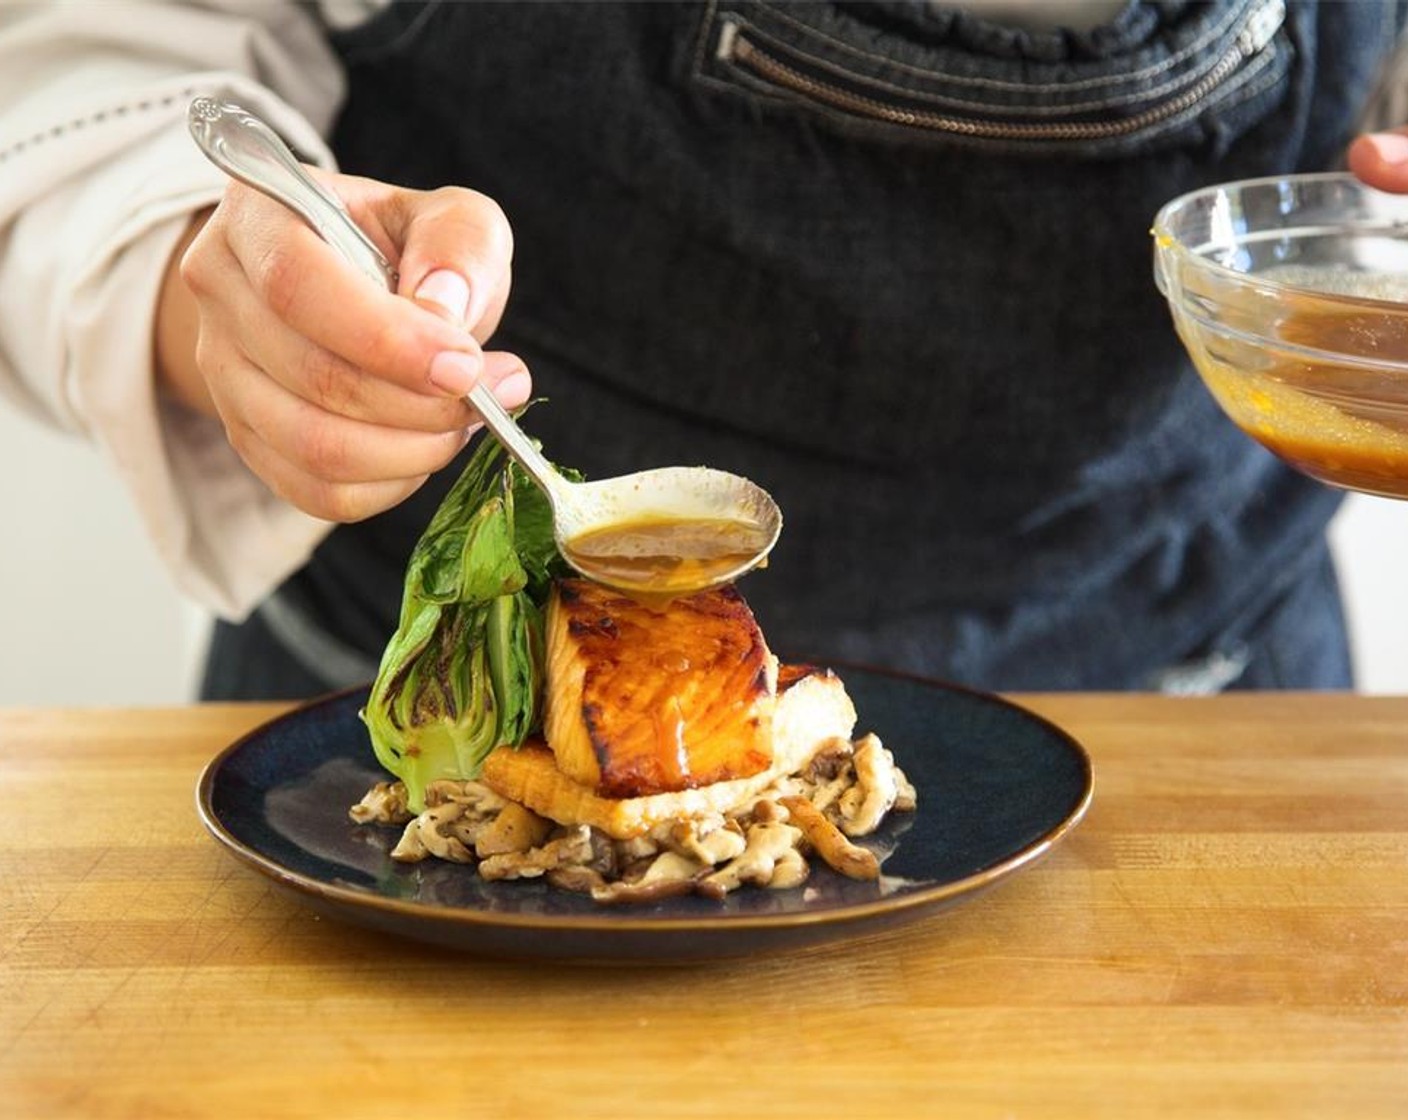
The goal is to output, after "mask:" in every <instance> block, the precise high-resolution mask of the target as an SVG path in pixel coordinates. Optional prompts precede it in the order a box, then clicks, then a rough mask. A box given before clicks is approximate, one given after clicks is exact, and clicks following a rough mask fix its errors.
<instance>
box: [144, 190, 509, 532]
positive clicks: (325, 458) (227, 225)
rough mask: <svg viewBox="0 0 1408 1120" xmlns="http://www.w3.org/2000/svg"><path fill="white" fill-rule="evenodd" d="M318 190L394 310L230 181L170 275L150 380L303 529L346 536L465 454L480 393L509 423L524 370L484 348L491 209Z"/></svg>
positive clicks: (276, 207)
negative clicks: (230, 450)
mask: <svg viewBox="0 0 1408 1120" xmlns="http://www.w3.org/2000/svg"><path fill="white" fill-rule="evenodd" d="M315 174H318V175H319V178H321V179H322V181H323V182H324V183H326V184H327V185H328V186H330V187H331V188H332V189H333V190H334V191H336V192H337V194H338V195H339V196H340V197H341V198H342V199H343V201H344V202H345V203H346V205H347V208H348V210H349V211H350V212H351V214H352V216H353V219H354V220H355V221H356V222H357V223H358V225H360V226H361V227H362V229H363V230H364V231H366V233H367V234H368V235H369V236H370V237H371V239H372V240H373V241H374V242H376V243H377V245H378V247H379V248H380V249H381V250H382V252H383V253H385V254H386V256H387V258H388V259H389V260H391V261H392V262H393V263H394V264H395V266H396V267H397V269H398V271H399V273H400V284H399V290H398V292H397V294H395V295H393V294H391V293H389V292H387V291H385V290H384V289H382V288H381V287H380V286H379V285H377V284H375V283H373V282H371V281H369V280H368V279H367V277H365V276H363V275H362V274H361V273H360V272H358V271H357V270H355V269H354V268H352V267H351V266H350V265H349V264H347V263H346V262H345V261H344V260H343V259H342V257H341V256H340V255H339V254H338V253H337V252H336V251H335V250H333V249H332V248H331V247H330V246H328V245H327V244H325V243H324V242H323V241H322V240H321V239H320V238H319V237H318V236H317V235H316V234H315V233H313V232H312V230H310V229H309V228H308V227H307V226H306V225H304V224H303V222H302V221H301V220H300V219H298V218H297V217H295V216H294V215H293V214H292V213H290V212H289V211H288V210H287V209H285V208H284V207H283V206H281V205H280V204H278V203H276V202H273V201H272V200H270V199H268V198H266V197H265V196H264V195H262V194H260V193H258V192H257V191H254V190H252V189H250V188H248V187H245V186H243V185H242V184H239V183H235V182H232V183H231V184H230V185H229V187H228V188H227V190H226V191H225V195H224V197H223V199H222V200H221V202H220V204H219V205H218V206H217V207H216V208H215V209H214V210H213V211H211V212H209V214H208V215H201V216H199V217H198V218H197V219H196V220H194V221H193V222H192V224H191V228H190V229H189V230H188V231H187V238H186V240H185V242H183V246H182V248H181V249H178V251H177V254H176V256H175V257H174V258H173V264H172V267H171V268H169V269H168V274H167V277H166V280H165V282H164V284H163V287H162V294H161V299H160V302H159V305H158V311H157V320H156V365H157V375H158V378H159V379H160V383H161V386H162V388H163V390H164V391H165V392H166V393H168V394H169V395H171V396H174V397H175V398H176V399H178V400H180V401H182V402H184V403H185V404H187V405H189V406H191V407H193V408H196V409H198V410H200V411H203V412H205V413H207V414H210V415H216V416H218V417H219V418H220V420H221V422H222V423H223V424H224V427H225V431H226V434H227V436H228V438H229V440H230V443H231V445H232V446H233V447H234V448H235V450H236V451H237V452H238V453H239V455H240V456H241V458H242V459H243V460H244V461H245V462H246V463H247V464H248V465H249V467H250V469H251V470H253V471H254V473H255V474H257V475H258V476H259V477H260V478H261V479H262V480H263V481H264V482H265V483H266V484H267V485H268V486H269V488H270V489H271V490H272V491H273V492H274V493H276V494H278V495H279V496H280V497H282V498H284V499H285V500H287V501H289V502H291V503H292V504H293V505H295V506H297V507H298V508H300V509H302V510H303V511H305V512H306V513H309V514H312V515H313V516H315V517H320V518H324V519H327V520H330V521H358V520H361V519H363V518H366V517H370V516H372V515H373V514H376V513H380V512H381V511H383V510H386V509H389V508H390V507H392V506H394V505H396V504H397V503H398V502H400V501H402V500H404V499H405V498H406V497H408V496H409V495H410V494H411V493H413V492H414V491H415V490H416V489H417V488H418V487H419V486H420V485H421V484H422V483H423V482H424V481H425V479H426V478H427V477H428V476H429V475H430V474H431V473H432V472H434V471H436V470H438V469H439V468H441V467H443V466H444V465H445V464H447V463H448V462H449V461H450V460H451V459H452V458H453V457H454V456H455V455H456V454H457V453H458V452H459V451H460V449H461V448H463V447H464V445H465V443H466V442H467V441H468V439H469V436H470V434H471V432H472V431H473V426H474V425H476V423H477V421H478V417H477V415H476V414H475V413H474V410H473V409H472V408H471V407H470V406H469V404H468V403H467V402H466V401H465V400H464V399H463V398H464V394H465V393H466V392H467V391H468V390H469V388H470V386H471V385H473V384H474V382H475V381H476V380H478V379H483V380H485V381H486V382H487V383H488V384H489V385H491V387H492V388H493V390H494V394H495V396H497V397H498V399H499V401H500V402H501V403H502V404H503V405H504V407H506V408H516V407H517V406H519V405H521V404H522V403H523V402H524V401H525V400H527V399H528V396H529V394H530V392H531V382H530V379H529V376H528V371H527V369H526V368H525V367H524V365H523V363H522V362H521V361H520V360H519V359H518V358H516V357H514V356H513V355H511V354H505V353H486V352H485V351H484V350H483V349H482V346H481V344H482V343H483V342H485V341H487V340H488V338H489V336H490V335H491V334H492V333H493V331H494V328H495V327H496V326H497V325H498V321H499V317H500V316H501V315H502V313H503V308H504V303H505V301H506V300H507V298H508V292H509V284H510V259H511V256H512V248H513V246H512V234H511V231H510V229H509V225H508V221H507V220H506V219H505V217H504V215H503V212H502V211H501V210H500V209H499V207H498V206H497V205H496V204H495V203H494V202H493V201H492V200H491V199H488V198H486V197H485V196H483V195H480V194H476V193H474V192H472V191H468V190H461V189H459V188H451V187H447V188H443V189H441V190H437V191H430V192H423V191H411V190H405V189H402V188H399V187H393V186H389V185H387V184H384V183H379V182H375V181H373V180H369V179H359V178H354V177H351V176H346V175H334V174H331V173H325V172H323V173H319V172H315ZM178 262H179V268H178ZM407 297H408V298H407Z"/></svg>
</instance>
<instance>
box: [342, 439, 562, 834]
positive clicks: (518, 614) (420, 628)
mask: <svg viewBox="0 0 1408 1120" xmlns="http://www.w3.org/2000/svg"><path fill="white" fill-rule="evenodd" d="M563 473H564V474H565V475H566V476H567V477H569V478H576V477H577V475H576V474H575V473H574V472H572V471H564V472H563ZM566 570H567V569H566V566H565V565H564V563H563V561H562V558H561V556H559V555H558V551H557V546H556V544H555V543H554V542H553V536H552V510H551V508H550V507H549V505H548V501H547V498H546V497H545V496H544V495H543V493H542V491H541V490H539V489H538V488H537V486H535V485H534V484H533V482H532V481H531V480H530V479H529V478H528V476H527V475H526V474H524V473H523V471H522V470H521V469H519V467H518V466H517V464H515V463H513V462H512V461H511V460H508V459H506V458H505V455H504V452H503V449H502V448H501V447H500V446H499V444H498V442H497V441H496V440H494V439H493V438H492V437H490V436H487V435H485V436H482V437H481V438H480V443H479V446H478V448H476V450H475V452H474V454H473V455H472V456H471V457H470V460H469V462H468V463H467V464H466V465H465V468H464V473H463V474H461V475H460V477H459V480H458V481H457V482H456V483H455V484H454V486H453V487H452V488H451V489H450V492H449V493H448V494H447V495H446V496H445V500H444V501H443V502H442V503H441V505H440V508H439V509H438V510H437V511H436V513H435V516H434V517H433V518H431V521H430V525H429V526H428V527H427V528H426V530H425V533H424V534H423V535H422V536H421V538H420V541H419V542H418V543H417V544H416V547H415V550H414V551H413V552H412V553H411V558H410V562H409V563H408V564H407V567H406V585H405V591H404V594H403V597H402V600H401V619H400V622H399V624H398V625H397V627H396V633H395V634H394V635H393V636H392V638H391V640H390V642H389V643H388V644H387V646H386V650H385V652H384V653H383V654H382V657H381V667H380V669H379V670H378V672H377V677H376V681H375V683H374V684H373V685H372V691H371V697H370V698H369V699H368V701H367V706H366V708H365V709H364V710H363V712H362V719H363V721H364V722H365V723H366V725H367V728H368V730H369V731H370V732H371V739H372V746H373V748H374V749H375V751H376V756H377V758H378V759H379V760H380V762H381V764H382V765H383V766H385V767H386V769H388V770H390V771H391V772H392V773H393V774H395V775H396V776H397V777H398V778H400V779H401V781H402V782H404V783H405V786H406V794H407V800H408V802H409V804H410V807H411V810H412V811H413V812H420V811H421V810H423V809H424V808H425V788H426V786H427V785H429V784H430V783H431V782H433V781H436V780H437V779H440V778H453V779H467V778H473V777H474V776H476V775H477V774H478V773H479V767H480V764H481V763H482V762H483V761H484V758H485V756H486V755H488V753H489V752H490V751H491V750H493V749H494V748H495V747H497V746H499V745H500V744H501V743H509V744H512V745H513V746H515V747H516V746H519V745H521V744H522V742H523V740H524V739H525V738H527V736H528V735H529V734H531V733H532V732H533V731H534V730H535V729H536V728H537V727H538V725H539V723H540V720H541V709H542V695H543V675H544V668H543V609H544V607H545V606H546V604H547V598H548V592H549V591H550V590H551V587H552V580H553V577H554V576H556V575H559V574H562V573H563V572H565V571H566Z"/></svg>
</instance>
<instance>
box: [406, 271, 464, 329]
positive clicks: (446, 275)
mask: <svg viewBox="0 0 1408 1120" xmlns="http://www.w3.org/2000/svg"><path fill="white" fill-rule="evenodd" d="M416 299H417V300H424V301H426V302H428V303H433V304H435V306H436V307H439V308H441V309H442V310H443V311H444V312H445V314H446V315H448V316H449V317H450V318H451V319H453V320H454V321H455V322H456V323H463V322H464V317H465V313H466V312H467V311H468V310H469V281H467V280H466V279H465V278H464V277H463V276H461V275H460V274H459V273H458V272H454V271H452V270H450V269H448V268H437V269H436V270H435V271H434V272H432V273H431V274H430V275H429V276H427V277H426V278H425V279H424V280H422V281H421V282H420V287H419V288H417V289H416Z"/></svg>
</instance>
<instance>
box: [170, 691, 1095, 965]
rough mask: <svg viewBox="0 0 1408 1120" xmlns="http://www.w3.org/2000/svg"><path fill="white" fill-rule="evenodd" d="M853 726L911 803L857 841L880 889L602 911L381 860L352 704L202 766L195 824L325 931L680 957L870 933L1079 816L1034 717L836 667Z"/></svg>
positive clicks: (1036, 848) (507, 951)
mask: <svg viewBox="0 0 1408 1120" xmlns="http://www.w3.org/2000/svg"><path fill="white" fill-rule="evenodd" d="M841 675H842V677H843V678H844V680H845V682H846V688H847V690H848V691H849V692H850V694H851V697H852V699H853V700H854V701H855V705H856V710H857V711H858V712H859V713H860V721H859V723H858V725H857V734H860V733H862V732H865V731H874V732H876V733H877V734H878V735H879V736H880V737H881V739H882V740H883V741H884V743H885V745H886V746H887V747H888V748H889V749H890V750H891V751H892V752H893V753H894V755H895V758H896V760H897V761H898V762H899V764H900V766H901V767H902V768H903V769H904V771H905V773H906V774H907V775H908V776H909V779H910V781H911V782H913V783H914V786H915V788H916V789H917V790H918V793H919V808H918V810H917V811H916V812H913V813H893V814H891V816H890V818H889V820H888V821H887V823H886V825H885V826H884V827H882V829H881V830H880V831H879V832H878V833H876V834H875V835H874V836H871V837H868V838H867V840H866V841H865V842H866V844H867V845H868V846H870V847H871V848H873V849H874V850H875V851H876V852H877V854H879V855H881V856H882V857H883V858H884V862H883V864H882V877H881V879H880V880H879V881H872V882H860V881H856V880H852V879H846V878H843V877H842V876H840V875H837V874H835V873H833V872H832V871H830V869H828V868H826V867H825V866H822V865H820V864H819V862H818V861H816V860H813V871H812V875H811V878H810V879H808V881H807V883H806V884H805V885H804V886H802V887H800V888H798V889H796V890H790V891H770V890H760V889H756V888H745V889H743V890H739V891H736V892H734V893H733V894H731V895H729V897H728V898H727V899H726V900H724V901H722V902H714V901H710V900H708V899H704V898H696V897H692V896H690V897H683V898H674V899H667V900H664V901H661V902H658V903H655V904H652V905H650V906H645V907H629V908H604V907H602V906H599V905H598V904H596V903H593V902H592V901H591V900H590V899H589V898H587V897H585V896H583V895H578V894H571V893H568V892H565V891H559V890H557V889H554V888H552V887H549V886H547V885H546V884H544V883H542V882H532V881H520V882H501V883H489V882H485V881H484V880H482V879H480V878H479V877H478V875H477V874H476V872H475V871H474V869H473V868H471V867H465V866H461V865H457V864H448V863H441V862H439V861H433V860H427V861H426V862H424V863H419V864H409V865H408V864H399V863H395V862H393V861H392V860H391V858H390V857H389V855H388V852H389V851H390V850H391V848H392V847H393V846H394V844H395V842H396V839H397V837H398V836H399V834H400V829H398V828H391V827H385V826H376V825H370V826H369V825H357V824H354V823H353V822H352V821H351V820H350V819H349V818H348V816H347V810H348V808H349V807H350V806H352V805H353V804H355V803H356V802H357V801H358V800H360V799H361V797H362V794H363V793H365V792H366V791H367V790H368V789H369V788H370V787H371V785H372V784H373V783H374V782H376V781H379V780H381V779H383V778H385V777H386V774H385V773H384V772H383V771H382V770H381V768H380V766H379V765H378V763H377V761H376V759H375V757H374V756H373V754H372V749H371V744H370V742H369V740H368V738H367V732H366V729H365V728H364V727H363V725H362V723H361V720H360V719H359V718H358V715H357V713H358V711H359V709H360V708H361V706H362V704H363V703H364V702H365V700H366V696H367V693H366V690H365V689H360V690H357V691H355V692H349V693H341V694H339V695H336V696H331V697H328V698H325V699H322V700H317V701H314V702H313V703H311V704H308V705H306V706H304V707H301V708H298V709H296V710H294V711H292V712H290V713H288V714H286V715H284V716H281V717H279V718H277V719H274V720H272V721H270V722H269V723H266V724H264V725H263V726H261V727H259V728H257V729H255V730H254V731H252V732H251V733H250V734H248V735H246V736H245V737H244V738H242V739H240V740H239V741H238V742H236V743H234V744H233V745H231V746H230V747H228V748H227V749H226V750H225V751H224V752H222V753H221V754H220V755H219V756H218V757H217V758H215V759H214V761H212V762H211V763H210V765H209V766H208V767H206V770H205V772H204V773H203V774H202V775H201V779H200V785H199V787H198V789H197V794H196V796H197V803H198V807H199V810H200V815H201V819H202V820H203V821H204V823H205V825H206V827H207V828H209V829H210V831H211V832H212V833H213V834H214V836H215V838H216V839H217V840H219V841H220V842H221V843H223V844H224V845H225V846H226V847H228V848H229V849H230V851H231V852H233V853H234V854H235V855H236V856H237V857H238V858H239V859H241V860H243V861H244V862H245V863H247V864H249V865H250V866H251V867H253V868H254V869H255V870H257V871H260V872H262V873H263V874H265V875H268V876H269V877H270V878H272V879H273V880H274V881H275V882H276V883H277V884H279V885H280V886H282V887H285V888H287V889H289V890H291V891H292V892H294V893H295V894H296V895H297V896H298V897H299V898H301V899H302V900H303V901H304V902H306V903H308V904H309V905H312V906H314V907H316V908H317V909H319V910H320V911H322V912H324V913H326V914H328V915H330V916H333V917H337V918H342V919H346V920H348V921H352V922H356V923H358V924H360V925H364V926H370V927H372V928H375V929H379V930H385V931H389V932H391V933H396V934H401V935H404V936H407V937H412V938H416V939H419V940H422V941H429V942H434V943H437V944H441V945H448V946H452V947H455V948H459V949H465V950H469V951H472V952H476V953H481V954H484V955H491V956H499V957H518V958H523V957H537V958H556V959H571V960H594V961H606V960H614V961H656V962H659V961H684V960H697V959H709V958H722V957H737V956H746V955H751V954H756V953H762V952H769V951H776V950H783V949H793V948H798V947H801V946H806V945H813V944H817V943H820V942H824V941H831V940H835V939H839V938H851V937H857V936H860V935H862V934H867V933H872V932H874V931H876V930H878V929H881V928H884V927H886V926H889V925H893V924H895V923H898V922H901V921H906V920H909V919H913V918H917V917H919V916H921V915H923V914H927V913H930V912H932V911H934V910H937V909H940V908H942V907H944V906H948V905H952V904H954V903H956V902H959V901H963V900H965V899H967V898H969V897H971V896H972V895H974V894H975V893H977V892H978V891H980V890H982V889H984V888H986V887H990V886H992V885H993V884H994V883H996V882H998V881H999V880H1001V879H1003V878H1005V877H1006V876H1008V875H1010V874H1012V873H1013V872H1015V871H1018V870H1019V869H1021V868H1023V867H1025V866H1026V865H1028V864H1030V863H1031V862H1033V861H1034V860H1036V859H1037V858H1038V857H1040V856H1041V855H1043V854H1044V853H1046V852H1047V851H1048V850H1050V848H1051V846H1052V845H1053V844H1055V843H1056V842H1057V841H1059V840H1060V839H1061V838H1062V837H1064V836H1065V835H1066V834H1067V833H1068V832H1069V831H1070V830H1071V828H1073V827H1074V826H1075V824H1076V823H1077V822H1078V821H1079V820H1080V818H1081V817H1082V816H1083V815H1084V813H1085V810H1086V807H1087V806H1088V805H1089V804H1090V796H1091V773H1090V760H1089V759H1088V758H1087V756H1086V754H1085V752H1084V751H1083V750H1082V749H1081V747H1080V745H1079V744H1078V743H1076V742H1075V740H1073V739H1072V738H1071V737H1070V736H1069V735H1067V734H1066V733H1065V732H1064V731H1062V730H1060V729H1059V728H1058V727H1056V726H1054V725H1053V724H1051V723H1049V722H1048V721H1046V720H1044V719H1042V718H1040V717H1039V716H1036V715H1034V714H1032V713H1031V712H1028V711H1026V710H1025V709H1023V708H1020V707H1018V706H1016V705H1014V704H1012V703H1009V702H1007V701H1005V700H1001V699H999V698H997V697H995V696H990V695H987V694H984V693H978V692H970V691H967V690H964V689H958V688H952V687H948V686H945V685H939V684H934V683H930V682H926V681H921V680H915V679H912V678H908V677H900V676H891V675H887V674H882V673H875V672H868V671H863V670H860V669H851V668H847V669H844V670H843V671H842V674H841Z"/></svg>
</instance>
